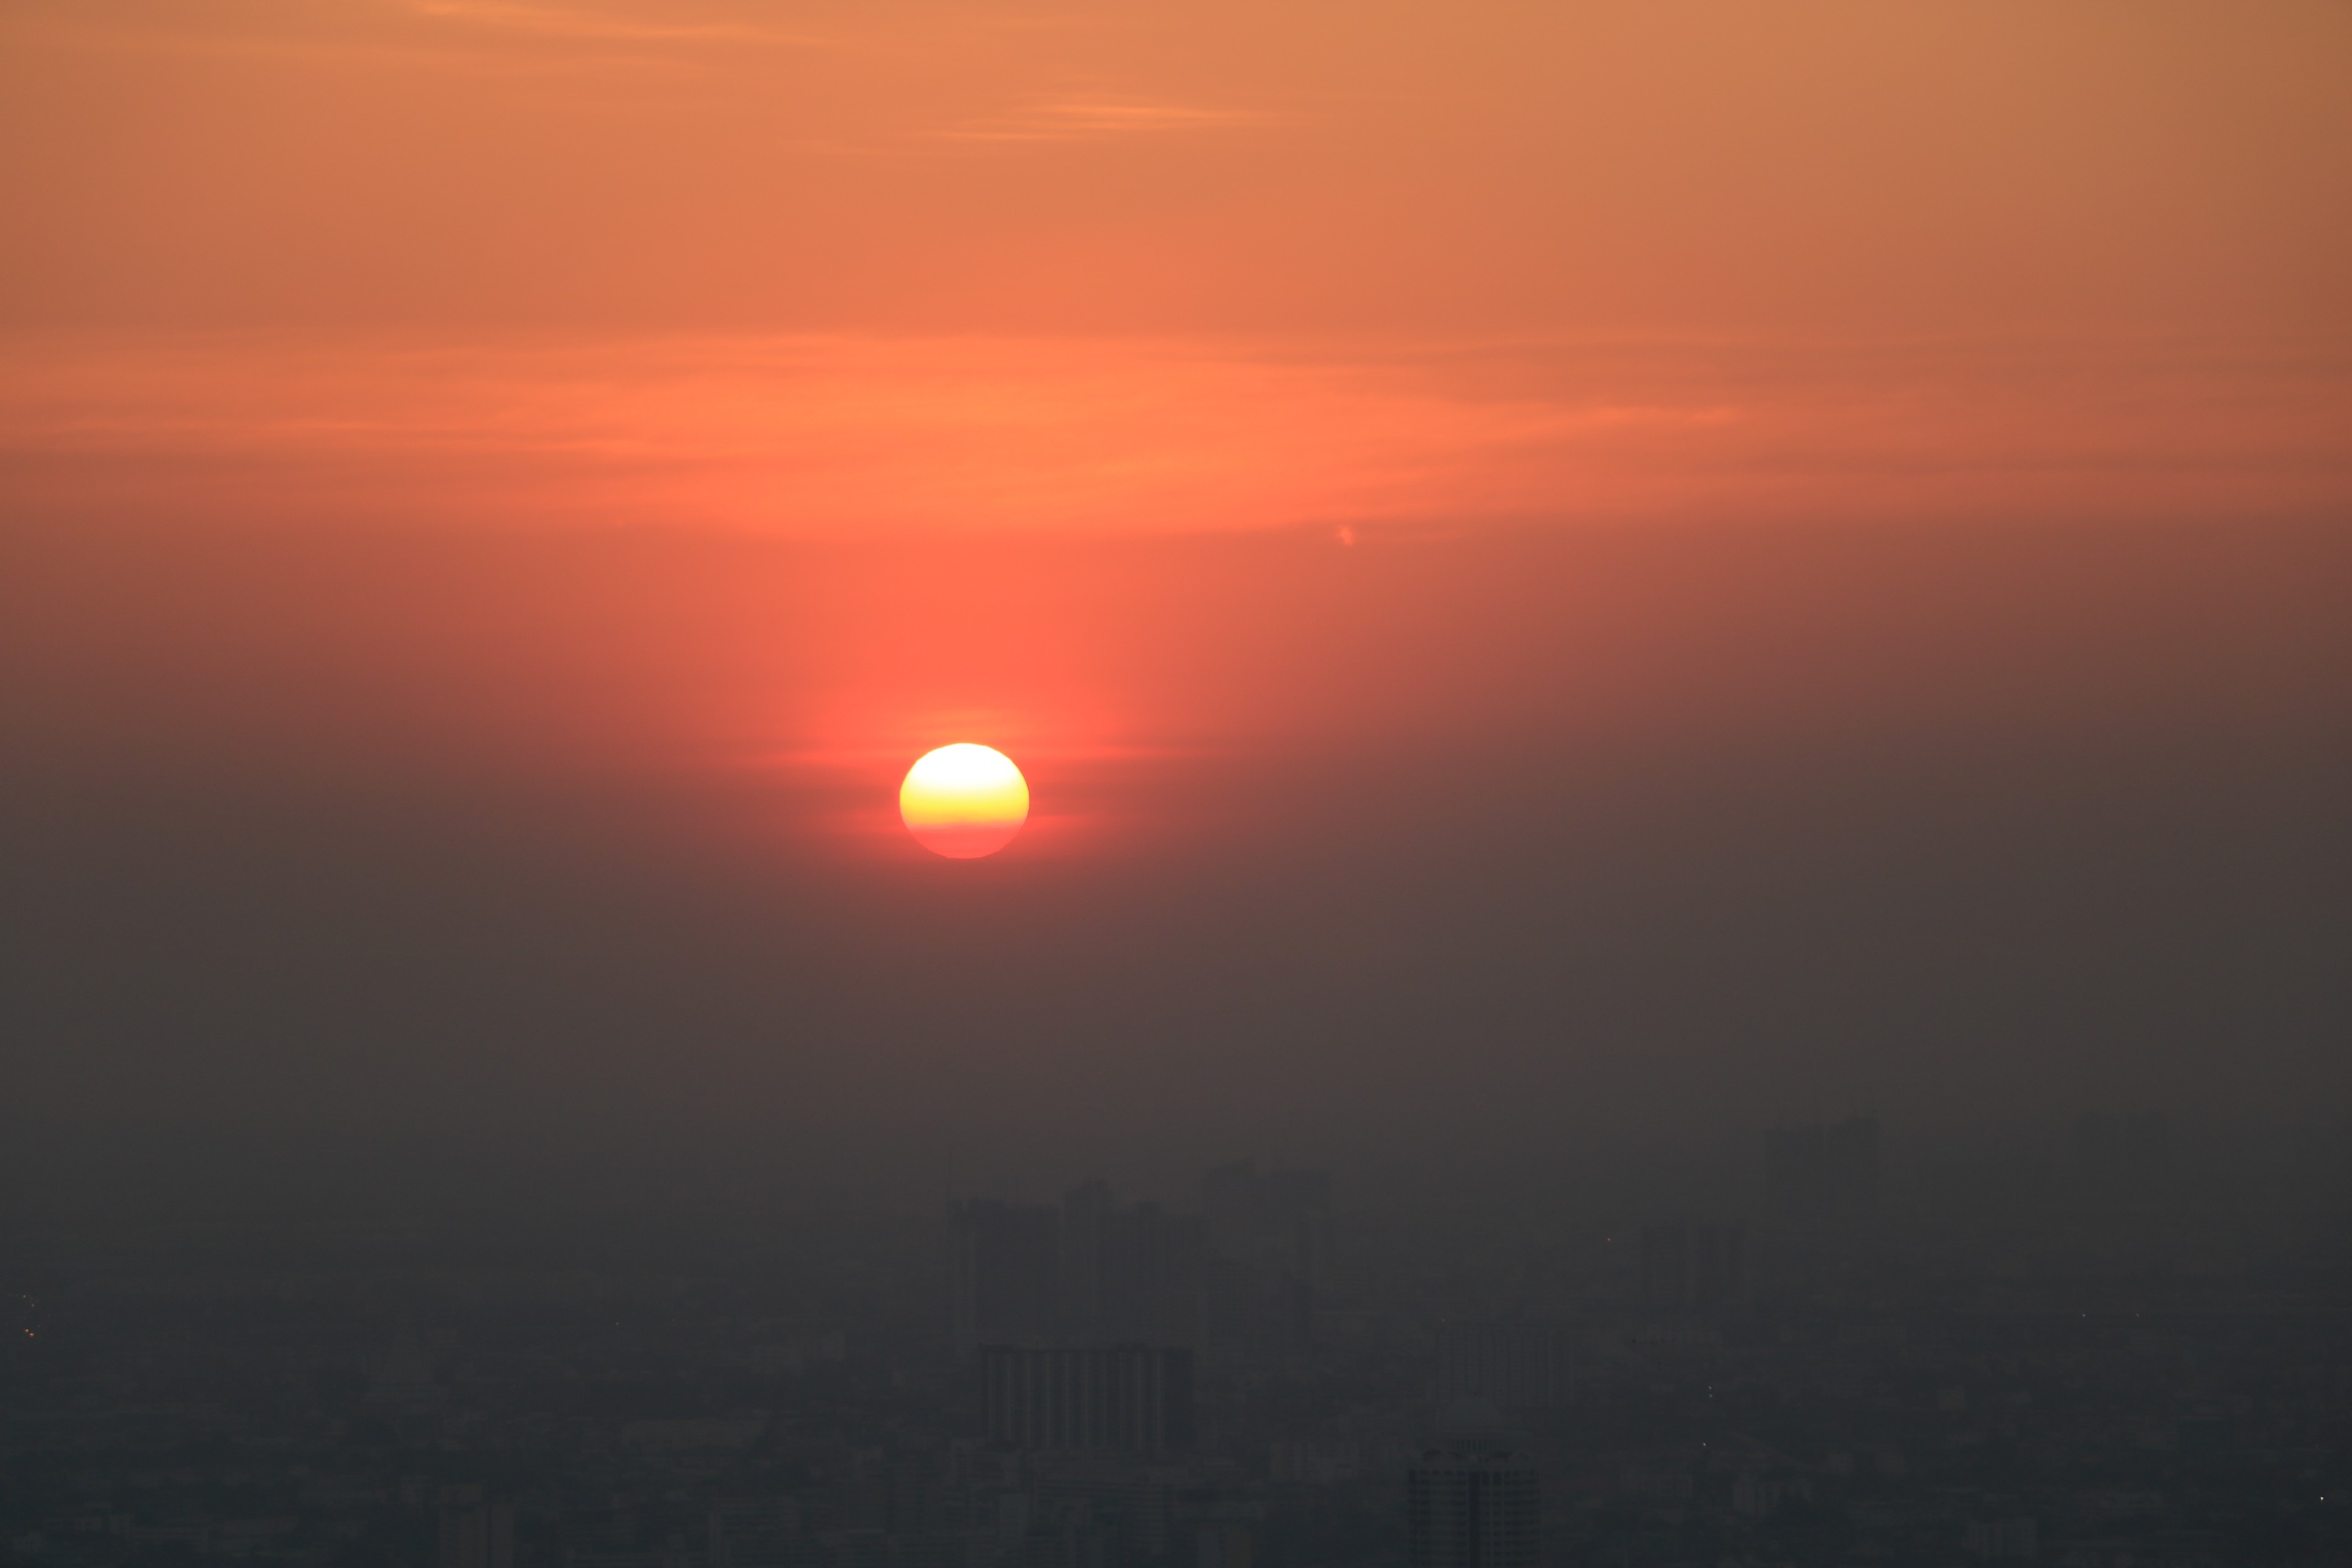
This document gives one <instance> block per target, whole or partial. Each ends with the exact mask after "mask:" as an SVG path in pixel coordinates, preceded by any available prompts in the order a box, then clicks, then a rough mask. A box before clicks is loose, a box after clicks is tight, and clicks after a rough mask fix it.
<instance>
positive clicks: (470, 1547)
mask: <svg viewBox="0 0 2352 1568" xmlns="http://www.w3.org/2000/svg"><path fill="white" fill-rule="evenodd" d="M440 1502H441V1510H440V1514H441V1517H440V1531H439V1535H440V1540H439V1551H438V1552H436V1558H435V1561H436V1563H438V1565H439V1568H514V1508H513V1505H511V1504H509V1503H502V1502H498V1503H494V1502H485V1501H484V1500H483V1498H482V1489H481V1488H479V1487H478V1486H452V1487H443V1488H442V1489H441V1498H440Z"/></svg>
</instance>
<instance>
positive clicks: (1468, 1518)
mask: <svg viewBox="0 0 2352 1568" xmlns="http://www.w3.org/2000/svg"><path fill="white" fill-rule="evenodd" d="M1481 1415H1483V1416H1484V1419H1483V1420H1481V1419H1478V1418H1477V1417H1479V1416H1481ZM1444 1426H1445V1429H1446V1437H1445V1439H1444V1445H1445V1446H1444V1447H1438V1448H1433V1449H1430V1450H1429V1451H1427V1452H1425V1453H1423V1455H1422V1457H1421V1458H1420V1459H1419V1460H1418V1461H1417V1462H1415V1463H1414V1464H1413V1465H1412V1468H1410V1469H1409V1470H1408V1471H1407V1472H1406V1475H1405V1565H1406V1568H1535V1563H1536V1557H1537V1552H1538V1549H1539V1546H1540V1544H1541V1537H1542V1523H1543V1521H1542V1500H1543V1485H1542V1480H1541V1478H1540V1476H1539V1475H1538V1472H1537V1469H1536V1467H1535V1464H1534V1462H1533V1461H1532V1460H1530V1459H1527V1458H1522V1457H1520V1456H1519V1455H1517V1454H1514V1453H1512V1452H1510V1451H1509V1450H1508V1449H1507V1447H1504V1445H1503V1443H1502V1438H1501V1431H1500V1426H1501V1423H1500V1421H1499V1419H1498V1418H1497V1416H1496V1412H1495V1410H1494V1407H1493V1406H1492V1405H1487V1404H1485V1403H1484V1402H1479V1401H1464V1402H1462V1403H1460V1404H1457V1405H1455V1406H1454V1409H1453V1410H1452V1411H1451V1412H1449V1413H1448V1415H1447V1418H1446V1420H1445V1423H1444Z"/></svg>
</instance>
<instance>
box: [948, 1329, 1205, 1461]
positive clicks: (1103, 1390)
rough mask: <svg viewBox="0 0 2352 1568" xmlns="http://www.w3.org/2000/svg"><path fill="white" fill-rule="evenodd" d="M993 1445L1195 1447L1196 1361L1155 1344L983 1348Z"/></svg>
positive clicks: (1148, 1450)
mask: <svg viewBox="0 0 2352 1568" xmlns="http://www.w3.org/2000/svg"><path fill="white" fill-rule="evenodd" d="M980 1368H981V1408H982V1419H983V1422H984V1425H985V1428H986V1432H987V1436H988V1440H989V1441H990V1442H992V1443H1002V1444H1005V1445H1008V1446H1010V1447H1015V1448H1024V1449H1039V1450H1109V1451H1115V1452H1119V1453H1127V1454H1137V1455H1147V1456H1149V1455H1158V1454H1168V1453H1174V1452H1177V1451H1180V1450H1182V1449H1186V1448H1190V1447H1192V1352H1190V1351H1186V1350H1181V1349H1177V1348H1172V1347H1169V1346H1155V1345H1084V1346H1081V1345H983V1346H982V1347H981V1352H980Z"/></svg>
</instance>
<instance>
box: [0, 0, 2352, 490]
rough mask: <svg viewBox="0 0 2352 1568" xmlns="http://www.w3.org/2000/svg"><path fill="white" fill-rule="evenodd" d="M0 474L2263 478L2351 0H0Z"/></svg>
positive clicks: (856, 483)
mask: <svg viewBox="0 0 2352 1568" xmlns="http://www.w3.org/2000/svg"><path fill="white" fill-rule="evenodd" d="M0 27H5V33H0V130H5V134H0V188H5V192H6V199H7V203H8V208H9V212H10V215H11V216H10V222H9V223H8V225H7V226H6V227H7V237H6V239H5V242H0V322H5V331H6V332H7V334H8V339H7V342H8V352H7V354H6V357H5V369H0V442H5V447H0V463H5V468H0V485H5V489H0V497H5V500H6V501H7V504H8V506H9V509H10V510H11V512H12V513H15V514H17V515H20V516H21V515H26V514H47V515H52V516H67V517H73V516H85V515H89V514H92V513H97V514H101V515H103V514H115V513H130V514H135V515H139V516H141V517H142V518H144V519H147V520H150V521H152V520H154V519H155V518H157V517H158V516H161V515H167V514H168V515H175V516H184V517H185V518H187V519H188V520H189V521H199V522H200V521H205V520H207V519H210V520H214V521H223V520H227V521H252V520H254V519H255V518H256V516H257V515H258V516H263V517H268V518H273V519H278V520H282V521H300V522H320V523H332V522H334V521H339V520H351V519H354V518H359V519H365V520H368V521H396V522H427V523H431V522H446V521H452V520H456V521H465V522H467V523H488V524H491V525H502V524H508V523H513V522H524V523H530V524H541V523H549V522H553V523H559V524H571V523H582V524H590V525H594V526H606V525H614V524H620V525H632V526H646V525H654V526H659V525H670V524H685V525H689V526H705V525H718V526H723V527H730V528H736V527H748V528H753V529H758V530H762V531H784V532H788V533H793V534H800V535H834V536H840V535H848V536H867V535H870V534H871V533H872V532H873V531H876V530H877V529H883V530H889V531H918V532H921V531H982V532H997V531H1008V530H1016V531H1020V530H1032V529H1040V528H1042V529H1045V530H1048V531H1071V530H1078V531H1097V530H1106V529H1109V530H1122V529H1124V530H1139V531H1187V530H1192V529H1196V528H1216V529H1227V528H1235V527H1240V528H1263V527H1270V526H1291V525H1303V526H1312V527H1320V528H1337V527H1341V526H1347V527H1353V528H1362V527H1366V526H1371V527H1379V526H1391V527H1399V526H1402V527H1408V528H1417V529H1419V528H1427V527H1431V526H1441V527H1456V526H1462V525H1465V524H1473V525H1475V524H1479V523H1484V522H1495V521H1500V522H1506V523H1509V524H1512V525H1520V524H1525V523H1528V522H1537V523H1543V524H1549V523H1553V522H1559V521H1592V520H1617V519H1623V518H1654V517H1659V516H1680V517H1685V518H1689V517H1697V518H1705V519H1720V518H1724V517H1727V516H1734V515H1740V516H1749V517H1755V518H1761V519H1772V518H1788V517H1811V516H1820V515H1823V514H1828V515H1834V516H1841V517H1869V518H1879V519H1885V520H1897V519H1902V518H1912V517H1920V516H1928V517H1967V516H1975V515H1984V514H1986V513H1989V512H1995V513H2008V514H2029V513H2030V514H2033V515H2042V516H2051V517H2061V518H2069V519H2074V518H2084V517H2132V516H2143V517H2144V516H2147V515H2151V514H2163V515H2167V516H2174V517H2179V516H2199V517H2209V518H2226V517H2232V516H2247V515H2262V516H2312V515H2330V514H2334V513H2337V512H2340V510H2341V509H2342V508H2343V506H2344V505H2345V504H2346V501H2347V496H2352V438H2347V435H2346V432H2347V430H2352V390H2347V388H2352V376H2347V365H2348V364H2352V291H2347V289H2344V288H2343V286H2342V279H2344V278H2345V277H2347V276H2352V204H2347V203H2346V202H2345V201H2344V200H2343V199H2342V195H2343V192H2344V191H2345V190H2346V189H2347V188H2352V95H2347V94H2346V93H2345V92H2344V91H2343V90H2342V70H2341V65H2342V62H2343V61H2344V60H2345V59H2346V58H2352V16H2347V14H2346V12H2345V11H2344V9H2343V7H2342V6H2341V5H2333V4H2325V3H2315V4H2309V5H2286V4H2252V5H2228V6H2221V5H2208V4H2201V3H2200V4H2185V3H2184V4H2167V3H2162V0H2158V3H2148V0H2129V3H2118V4H2093V3H2073V4H2067V5H2047V4H2039V3H2036V4H2000V3H1994V4H1967V5H1961V4H1950V5H1944V4H1921V5H1884V4H1853V5H1823V4H1787V5H1771V6H1756V5H1747V4H1705V3H1698V4H1651V3H1644V4H1639V5H1634V4H1590V5H1558V6H1530V5H1464V6H1447V7H1444V8H1436V7H1428V6H1412V5H1365V4H1360V3H1351V4H1348V5H1336V4H1333V5H1325V4H1319V3H1297V0H1292V3H1286V4H1283V5H1272V6H1269V5H1200V4H1185V5H1174V4H1160V3H1156V0H1146V3H1142V4H1129V5H1096V6H1072V7H1062V8H1053V7H1045V8H1033V7H1028V6H1016V5H1004V4H962V5H953V4H940V5H928V4H918V5H899V4H875V3H870V0H867V3H860V4H856V5H825V4H813V5H785V4H766V5H755V4H749V3H744V0H711V3H708V4H698V3H693V0H685V3H679V4H666V5H658V6H656V5H625V4H613V3H603V4H589V3H584V0H550V3H547V4H532V3H518V4H504V3H500V0H331V3H327V4H320V3H318V0H283V3H275V4H273V3H270V0H250V3H247V0H225V3H213V0H208V3H205V4H185V3H171V0H71V3H66V0H26V3H24V4H19V5H15V6H12V7H11V8H10V9H9V12H8V14H7V16H6V17H5V19H0Z"/></svg>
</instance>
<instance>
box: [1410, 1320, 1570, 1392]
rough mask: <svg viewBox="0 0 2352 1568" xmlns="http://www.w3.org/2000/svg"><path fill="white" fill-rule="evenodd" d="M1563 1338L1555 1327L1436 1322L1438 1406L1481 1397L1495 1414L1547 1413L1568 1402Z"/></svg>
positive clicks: (1567, 1354) (1566, 1342)
mask: <svg viewBox="0 0 2352 1568" xmlns="http://www.w3.org/2000/svg"><path fill="white" fill-rule="evenodd" d="M1569 1379H1570V1344H1569V1336H1568V1334H1567V1333H1566V1332H1565V1331H1563V1330H1561V1329H1560V1328H1559V1326H1558V1325H1557V1324H1553V1323H1529V1322H1468V1323H1442V1324H1440V1325H1439V1326H1438V1330H1437V1399H1438V1404H1439V1405H1441V1406H1449V1405H1454V1403H1456V1402H1457V1401H1460V1400H1465V1399H1483V1400H1486V1401H1487V1402H1489V1403H1491V1404H1492V1405H1495V1407H1496V1409H1498V1410H1505V1411H1532V1410H1551V1409H1556V1408H1558V1407H1559V1406H1560V1405H1565V1404H1567V1403H1568V1399H1569V1393H1570V1385H1569Z"/></svg>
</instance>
